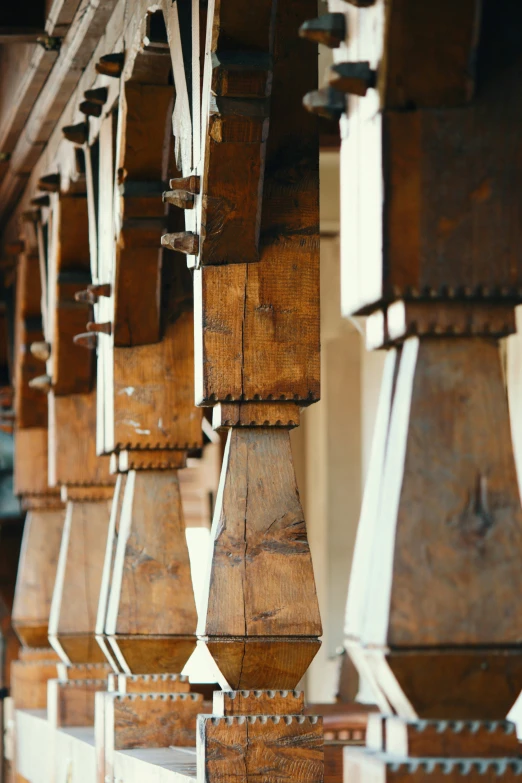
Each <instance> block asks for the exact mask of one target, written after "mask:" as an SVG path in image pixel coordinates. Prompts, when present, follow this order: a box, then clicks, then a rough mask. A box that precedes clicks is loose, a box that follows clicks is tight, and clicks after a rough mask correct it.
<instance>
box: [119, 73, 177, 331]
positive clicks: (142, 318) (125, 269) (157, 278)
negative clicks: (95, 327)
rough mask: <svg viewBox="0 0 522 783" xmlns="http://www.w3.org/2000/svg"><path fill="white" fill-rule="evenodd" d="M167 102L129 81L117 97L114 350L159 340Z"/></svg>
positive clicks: (153, 88)
mask: <svg viewBox="0 0 522 783" xmlns="http://www.w3.org/2000/svg"><path fill="white" fill-rule="evenodd" d="M146 59H147V58H146ZM159 59H161V60H164V59H165V58H159ZM167 62H168V61H167ZM172 99H173V88H172V87H170V86H167V85H166V84H157V85H156V84H150V83H149V84H144V83H135V82H133V81H130V82H127V84H126V85H125V89H124V90H122V93H121V99H120V110H119V120H118V141H117V145H118V152H117V164H116V168H117V169H118V171H119V172H120V177H119V178H120V181H121V182H122V189H121V196H120V198H119V199H118V204H119V209H118V212H117V220H118V225H119V227H120V234H119V238H118V240H117V250H116V265H115V275H114V281H113V295H114V345H115V346H129V345H144V344H147V343H154V342H157V341H158V340H159V339H160V282H161V252H160V238H161V235H162V233H163V225H164V223H165V208H164V206H163V204H162V202H161V197H160V194H161V191H162V189H163V188H162V163H163V146H164V136H165V130H166V118H167V114H168V110H169V107H170V106H171V103H172ZM152 183H157V188H156V192H154V191H151V189H150V185H151V184H152ZM147 190H148V191H149V192H147ZM154 227H155V228H154ZM151 230H152V233H151ZM154 237H156V241H155V239H154Z"/></svg>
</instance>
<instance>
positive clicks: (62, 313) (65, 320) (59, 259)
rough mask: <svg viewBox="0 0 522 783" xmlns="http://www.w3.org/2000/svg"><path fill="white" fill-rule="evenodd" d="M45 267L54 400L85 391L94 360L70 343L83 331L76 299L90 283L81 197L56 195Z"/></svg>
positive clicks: (84, 313)
mask: <svg viewBox="0 0 522 783" xmlns="http://www.w3.org/2000/svg"><path fill="white" fill-rule="evenodd" d="M46 256H47V258H48V262H47V261H46V260H44V266H45V265H46V263H48V266H49V270H48V281H47V282H48V285H47V287H48V292H49V293H48V320H49V324H48V329H46V332H47V334H48V336H49V339H50V341H51V344H52V351H51V360H50V362H49V365H48V369H49V370H50V375H51V377H52V384H53V389H54V392H55V393H56V394H73V393H76V394H80V393H86V392H88V391H90V389H91V387H92V382H93V369H94V365H93V357H92V355H91V354H90V353H89V352H87V351H85V350H83V349H82V347H81V346H79V345H76V344H75V343H74V342H73V337H74V336H75V335H77V334H81V333H82V332H84V331H85V324H86V323H87V321H89V320H90V308H89V306H88V305H86V304H85V303H83V302H77V301H76V300H75V297H74V295H75V293H76V292H77V291H79V290H80V289H81V288H83V287H85V285H86V284H87V283H90V282H91V271H90V255H89V222H88V215H87V198H86V196H85V195H84V194H82V193H80V194H78V193H74V194H70V195H65V194H61V195H60V197H59V198H58V199H56V200H54V201H53V215H52V232H50V238H49V247H48V249H47V250H46Z"/></svg>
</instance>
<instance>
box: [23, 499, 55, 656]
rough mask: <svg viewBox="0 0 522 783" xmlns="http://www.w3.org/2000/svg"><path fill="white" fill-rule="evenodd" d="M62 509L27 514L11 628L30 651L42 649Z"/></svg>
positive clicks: (53, 578) (44, 639)
mask: <svg viewBox="0 0 522 783" xmlns="http://www.w3.org/2000/svg"><path fill="white" fill-rule="evenodd" d="M64 518H65V509H63V510H62V509H56V510H54V509H51V510H42V511H30V512H29V513H28V514H27V516H26V519H25V526H24V537H23V543H22V551H21V553H20V561H19V565H18V576H17V581H16V589H15V599H14V604H13V611H12V622H13V626H14V628H15V630H16V633H17V634H18V636H19V638H20V639H21V640H22V642H23V643H24V644H25V645H28V646H29V647H45V646H46V645H47V643H48V642H47V633H48V624H49V612H50V610H51V599H52V593H53V588H54V582H55V578H56V568H57V565H58V553H59V551H60V542H61V538H62V531H63V525H64Z"/></svg>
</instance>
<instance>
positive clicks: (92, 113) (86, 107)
mask: <svg viewBox="0 0 522 783" xmlns="http://www.w3.org/2000/svg"><path fill="white" fill-rule="evenodd" d="M78 108H79V110H80V111H81V113H82V114H86V115H87V116H88V117H101V114H102V109H103V107H102V106H100V104H99V103H94V102H93V101H82V102H81V103H80V105H79V106H78Z"/></svg>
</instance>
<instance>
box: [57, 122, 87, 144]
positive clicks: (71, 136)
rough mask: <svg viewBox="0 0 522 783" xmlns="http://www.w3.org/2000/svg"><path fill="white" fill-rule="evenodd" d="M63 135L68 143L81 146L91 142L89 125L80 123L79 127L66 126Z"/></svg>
mask: <svg viewBox="0 0 522 783" xmlns="http://www.w3.org/2000/svg"><path fill="white" fill-rule="evenodd" d="M62 133H63V135H64V138H65V139H67V141H70V142H72V143H73V144H78V145H80V146H81V145H83V144H86V143H87V142H88V140H89V123H87V122H79V123H78V124H77V125H65V126H64V127H63V128H62Z"/></svg>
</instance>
